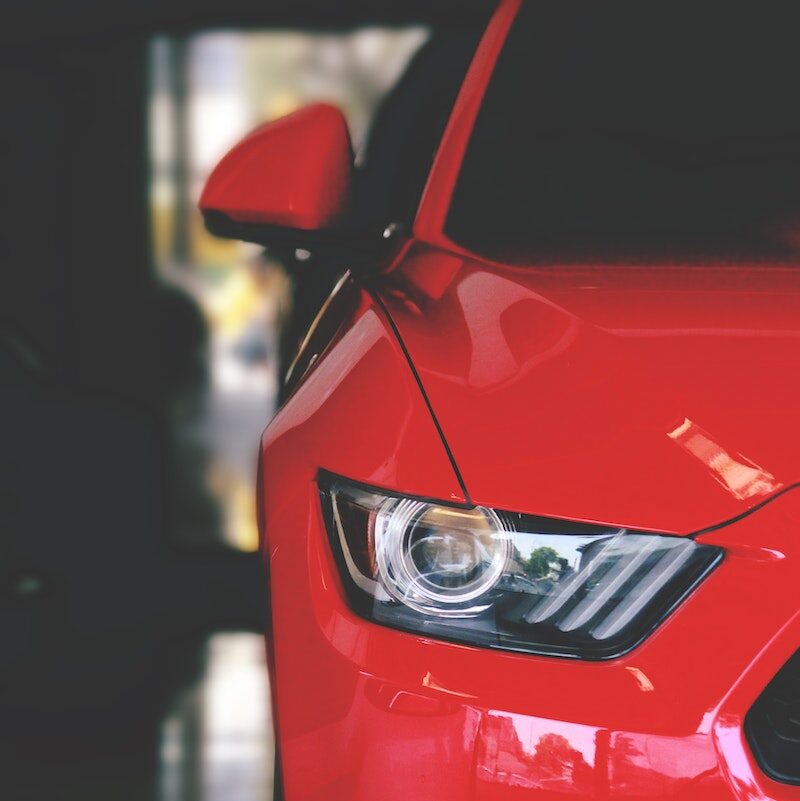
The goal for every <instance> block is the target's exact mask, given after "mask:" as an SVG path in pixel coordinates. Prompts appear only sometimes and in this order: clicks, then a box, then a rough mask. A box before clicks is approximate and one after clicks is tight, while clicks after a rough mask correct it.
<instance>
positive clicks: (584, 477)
mask: <svg viewBox="0 0 800 801" xmlns="http://www.w3.org/2000/svg"><path fill="white" fill-rule="evenodd" d="M383 294H384V297H385V298H386V303H387V306H388V308H389V311H390V313H391V316H392V318H393V320H394V321H395V323H396V324H397V326H398V328H399V331H400V335H401V337H402V339H403V341H404V342H405V344H406V346H407V347H408V349H409V352H410V354H411V358H412V360H413V362H414V364H415V366H416V368H417V371H418V373H419V375H420V377H421V380H422V384H423V386H424V387H425V391H426V393H427V395H428V397H429V399H430V401H431V404H432V406H433V409H434V412H435V413H436V415H437V417H438V419H439V421H440V423H441V426H442V430H443V432H444V436H445V439H446V441H447V442H448V444H449V445H450V448H451V449H452V451H453V454H454V456H455V461H456V464H457V465H458V467H459V470H460V471H461V474H462V477H463V479H464V483H465V485H466V488H467V491H468V492H469V494H470V497H471V499H472V500H473V501H474V502H475V503H479V504H484V505H487V506H495V507H499V508H501V509H512V510H515V511H524V512H530V513H533V514H541V515H550V516H555V517H565V518H569V519H580V520H585V521H594V522H602V523H612V524H620V525H624V526H629V527H633V528H643V529H649V530H659V531H669V532H676V533H683V534H685V533H690V532H693V531H696V530H698V529H700V528H703V527H705V526H709V525H713V524H716V523H719V522H721V521H723V520H726V519H729V518H732V517H734V516H736V515H738V514H740V513H741V512H743V511H745V510H747V509H749V508H752V507H753V506H754V505H756V504H758V503H761V502H762V501H763V500H764V499H765V498H767V497H769V496H770V495H772V494H774V493H775V492H777V491H779V490H780V489H781V488H783V487H787V486H789V485H791V484H793V483H796V482H798V481H800V462H798V459H797V454H798V452H800V382H798V380H797V376H798V375H799V374H800V280H798V274H797V270H796V268H794V267H779V266H763V265H762V266H758V265H755V266H752V267H745V266H737V267H731V266H723V265H720V266H706V267H700V266H683V267H681V266H669V265H664V266H653V265H622V266H614V265H589V266H570V265H559V266H554V267H546V268H541V267H539V268H535V267H522V268H510V267H503V266H501V265H492V264H487V263H485V262H480V261H477V260H475V259H469V258H466V257H462V256H460V255H457V254H447V253H443V252H441V251H439V250H436V249H433V248H429V247H426V246H422V245H419V246H416V247H414V248H412V249H411V250H410V251H409V253H408V255H407V256H406V258H405V259H403V260H402V261H401V263H400V264H399V265H398V266H397V267H396V268H395V270H394V271H393V272H392V274H391V284H390V285H387V286H386V287H385V289H384V293H383Z"/></svg>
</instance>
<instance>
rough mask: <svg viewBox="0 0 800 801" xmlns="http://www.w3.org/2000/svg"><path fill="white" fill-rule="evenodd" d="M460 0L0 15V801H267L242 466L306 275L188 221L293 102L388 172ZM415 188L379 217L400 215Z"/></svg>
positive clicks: (36, 7)
mask: <svg viewBox="0 0 800 801" xmlns="http://www.w3.org/2000/svg"><path fill="white" fill-rule="evenodd" d="M475 5H476V7H479V8H481V7H482V4H481V3H476V4H475ZM464 9H465V4H464V3H463V2H460V3H455V2H449V3H448V2H439V3H435V4H432V3H426V2H406V3H403V4H399V3H391V2H385V3H381V2H377V1H376V2H372V3H369V4H365V3H347V2H343V3H336V4H330V3H325V4H324V3H321V2H319V3H317V2H311V1H305V2H293V3H291V4H285V5H279V4H276V3H274V2H268V1H267V0H264V1H263V2H258V3H255V2H243V1H242V0H226V2H225V3H222V2H220V3H210V2H206V1H205V0H204V1H203V2H196V3H188V2H178V0H172V1H171V2H160V3H156V2H150V1H149V0H141V1H140V2H132V1H131V2H107V3H104V4H101V3H100V2H94V1H93V0H79V1H78V2H74V3H57V2H49V1H48V2H44V1H42V0H24V1H23V0H12V1H11V2H8V0H7V2H6V3H5V4H4V5H3V6H2V11H1V12H0V14H1V15H2V16H1V17H0V44H2V48H0V81H2V95H0V97H2V114H3V124H2V126H0V176H2V180H1V181H0V202H1V203H2V216H0V237H2V238H1V239H0V244H1V245H2V255H3V273H2V284H0V390H1V391H0V398H2V407H0V443H2V452H3V457H2V459H1V460H0V635H1V636H0V643H2V645H0V740H1V742H0V746H1V747H0V760H2V765H0V798H2V799H3V801H7V800H8V801H10V800H11V799H17V798H20V799H38V798H47V799H49V800H50V801H52V799H73V798H74V799H82V800H83V801H92V799H115V801H116V800H119V801H124V800H125V799H136V800H137V801H138V800H139V799H142V800H145V799H159V801H180V800H183V799H187V800H191V801H193V800H194V799H205V800H207V801H223V800H224V801H240V799H241V800H242V801H244V799H252V800H253V801H262V799H269V798H271V797H272V770H273V762H272V749H273V742H272V733H271V722H270V701H269V687H268V680H267V674H266V668H265V664H264V648H263V643H262V637H261V634H260V632H261V630H262V628H263V619H264V606H265V591H264V586H263V575H262V570H261V564H260V559H259V556H258V554H257V553H256V548H257V531H256V526H255V516H254V486H255V458H256V452H257V447H258V440H259V435H260V433H261V431H262V430H263V428H264V426H265V425H266V423H267V422H268V420H269V418H270V417H271V415H272V414H273V413H274V411H275V409H276V405H277V404H278V403H279V401H280V398H281V391H282V390H281V376H282V374H283V372H284V371H285V368H286V366H287V364H288V362H289V360H290V359H291V357H292V354H293V352H294V350H295V348H296V346H297V342H298V340H299V338H300V337H301V336H302V334H303V331H304V329H305V326H306V325H307V323H308V321H309V320H310V318H311V317H313V314H314V313H315V312H316V310H317V307H318V306H319V304H320V303H321V301H322V299H323V298H324V297H325V294H326V292H327V288H328V285H329V282H330V279H331V272H330V271H329V270H320V271H319V273H318V274H317V273H314V271H313V265H304V264H302V263H296V262H294V261H293V259H292V258H291V257H290V255H287V254H282V253H274V252H271V253H266V252H264V251H263V250H262V249H260V248H258V247H255V246H246V245H243V244H240V243H234V242H224V241H220V240H215V239H213V238H211V237H210V236H209V235H208V234H206V233H205V231H204V229H203V227H202V223H201V219H200V216H199V214H198V212H197V211H196V202H197V198H198V195H199V192H200V190H201V188H202V185H203V182H204V180H205V178H206V176H207V175H208V173H209V171H210V170H211V168H212V167H213V166H214V164H215V163H216V161H217V160H218V159H219V157H220V156H221V155H222V154H223V153H224V152H225V151H226V150H227V149H228V148H229V147H230V146H231V145H232V144H233V143H234V142H235V141H236V140H237V139H238V138H240V137H241V136H242V135H243V134H244V133H246V132H247V131H249V130H250V129H251V128H253V127H255V126H256V125H258V124H260V123H261V122H264V121H266V120H270V119H273V118H275V117H278V116H281V115H283V114H285V113H288V112H290V111H292V110H294V109H295V108H297V107H299V106H301V105H304V104H306V103H308V102H311V101H314V100H328V101H332V102H334V103H337V104H338V105H339V106H341V108H342V109H343V110H344V112H345V114H346V116H347V119H348V121H349V124H350V128H351V133H352V136H353V140H354V143H355V147H356V152H357V158H358V159H361V160H363V159H364V158H365V154H368V153H370V152H372V154H373V158H372V164H371V165H370V166H371V169H372V172H373V174H378V173H380V174H384V175H385V174H387V173H392V172H393V171H394V172H396V173H405V174H408V170H407V169H406V168H405V166H404V157H405V155H404V154H406V153H408V155H409V157H411V156H412V155H415V154H414V152H413V151H414V150H415V148H416V149H417V150H420V149H421V151H423V152H426V153H427V151H430V150H431V142H432V141H434V140H435V137H436V135H437V130H440V127H441V126H442V125H443V124H444V121H445V120H446V115H447V111H448V109H449V104H450V103H451V102H452V96H453V94H454V91H455V87H456V86H457V82H458V81H457V78H458V77H460V74H461V72H462V71H463V61H464V58H465V55H464V54H465V52H466V50H465V47H464V43H463V42H460V43H459V42H457V43H456V44H454V45H453V44H450V45H447V46H443V47H439V48H434V50H433V51H431V48H430V47H428V48H427V54H426V43H430V42H431V41H434V40H440V39H441V38H442V36H443V35H444V37H445V38H446V36H447V31H448V30H449V29H450V28H452V27H453V19H454V15H456V13H458V14H459V15H462V14H463V13H464ZM442 32H444V34H443V33H442ZM431 52H433V55H431ZM422 58H427V59H429V60H430V59H431V58H433V59H434V61H435V60H436V59H438V61H439V66H440V69H437V70H436V71H435V73H431V72H430V71H429V72H428V81H427V83H428V86H427V88H425V89H424V90H423V88H421V87H420V86H419V81H417V82H416V83H415V80H416V79H415V78H414V68H413V65H414V63H418V62H419V60H420V59H422ZM410 65H411V66H410ZM431 74H436V75H441V76H442V77H441V80H438V79H436V80H433V81H431V80H430V75H431ZM432 111H435V112H436V113H432ZM415 115H416V118H418V119H420V120H425V121H426V122H425V125H426V126H427V128H426V129H425V130H424V131H421V132H420V133H419V136H416V135H415V136H412V137H411V138H409V137H408V135H407V133H408V132H407V131H402V132H401V131H398V132H397V133H396V134H395V136H394V143H393V144H392V146H391V147H387V146H382V147H379V146H377V145H376V144H375V141H374V140H375V131H376V130H378V129H379V128H381V127H382V128H383V129H384V130H385V131H392V130H394V128H395V126H394V125H393V123H392V120H393V119H401V118H402V119H404V120H408V119H410V118H415ZM379 119H382V123H380V124H379V123H377V122H376V120H379ZM431 126H433V127H431ZM437 126H438V127H437ZM384 138H385V140H386V141H387V142H388V141H389V140H390V139H391V138H392V137H391V136H389V137H384ZM423 166H424V164H423ZM413 177H414V180H415V181H416V185H414V186H411V187H410V189H409V190H408V191H405V190H404V191H403V192H400V193H399V194H398V195H397V197H395V198H389V197H388V196H386V197H384V194H385V193H384V194H380V193H379V196H372V197H371V200H370V202H369V203H368V204H366V205H367V206H369V207H370V208H376V207H380V205H381V202H385V204H386V207H385V208H381V209H380V217H378V216H376V218H375V223H376V224H377V223H382V222H389V221H393V220H395V219H396V218H398V217H399V218H401V219H402V218H403V217H404V216H405V217H408V216H409V215H410V214H413V205H414V198H415V197H416V196H417V195H418V192H419V191H420V189H421V186H420V185H419V183H420V180H421V178H420V176H413ZM422 178H424V174H423V175H422ZM367 183H369V181H367ZM373 183H375V182H374V181H373ZM401 195H402V197H401ZM398 198H399V199H398ZM401 207H402V208H401ZM375 214H376V215H377V214H378V212H375Z"/></svg>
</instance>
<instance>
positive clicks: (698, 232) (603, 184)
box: [447, 2, 800, 262]
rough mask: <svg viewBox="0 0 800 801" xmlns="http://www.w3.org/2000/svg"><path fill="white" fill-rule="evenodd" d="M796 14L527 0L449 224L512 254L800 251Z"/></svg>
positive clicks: (465, 239)
mask: <svg viewBox="0 0 800 801" xmlns="http://www.w3.org/2000/svg"><path fill="white" fill-rule="evenodd" d="M786 12H788V8H787V9H785V10H783V9H778V8H777V7H776V8H770V9H769V10H765V11H764V13H763V14H762V13H759V14H758V15H757V17H754V16H753V15H752V13H750V11H749V10H748V9H747V8H746V7H744V8H742V9H739V8H734V7H731V6H726V8H725V9H724V11H721V10H716V9H715V10H714V11H713V12H712V11H710V10H705V11H697V10H696V9H694V10H693V11H692V14H691V15H689V16H687V15H685V14H683V13H682V12H679V11H678V10H677V9H676V8H675V7H674V6H672V5H663V6H656V7H654V6H652V4H644V3H612V4H607V3H602V4H601V3H579V4H578V3H573V2H567V3H564V2H558V3H553V2H549V3H525V4H523V8H522V10H521V11H520V14H519V16H518V18H517V20H516V22H515V24H514V27H513V28H512V31H511V33H510V35H509V38H508V40H507V43H506V46H505V49H504V51H503V53H502V54H501V57H500V59H499V62H498V65H497V67H496V70H495V74H494V76H493V78H492V81H491V84H490V87H489V89H488V92H487V95H486V97H485V100H484V103H483V107H482V109H481V111H480V114H479V116H478V119H477V121H476V125H475V129H474V132H473V135H472V140H471V142H470V144H469V147H468V151H467V154H466V157H465V160H464V164H463V169H462V172H461V175H460V178H459V180H458V184H457V187H456V190H455V193H454V197H453V201H452V206H451V210H450V215H449V220H448V222H447V232H448V234H449V235H450V236H451V237H452V238H453V239H455V240H456V241H458V242H460V243H462V244H463V245H465V246H467V247H469V248H470V249H472V250H474V251H476V252H477V253H479V254H483V255H486V256H489V257H492V258H498V259H501V260H506V261H512V262H515V261H523V262H524V261H528V262H529V261H531V260H546V259H559V260H563V259H571V258H573V257H574V258H577V259H586V258H590V259H597V258H607V257H609V256H615V255H617V256H618V255H629V256H633V257H636V256H648V257H653V256H657V255H670V254H673V253H676V252H677V253H681V254H684V255H690V256H691V255H692V254H695V253H696V254H697V255H699V256H701V257H705V256H706V255H711V256H715V255H719V254H721V253H722V254H728V253H732V254H738V255H751V254H757V255H762V256H763V255H775V256H776V257H781V256H783V255H786V254H788V253H791V252H792V250H791V248H792V242H794V243H795V245H796V244H797V242H798V240H800V236H799V234H800V105H798V103H797V102H795V95H796V86H795V84H796V76H797V75H798V72H800V49H798V48H797V46H796V42H795V35H794V31H795V26H794V25H793V24H792V22H791V19H790V18H789V17H788V15H787V13H786Z"/></svg>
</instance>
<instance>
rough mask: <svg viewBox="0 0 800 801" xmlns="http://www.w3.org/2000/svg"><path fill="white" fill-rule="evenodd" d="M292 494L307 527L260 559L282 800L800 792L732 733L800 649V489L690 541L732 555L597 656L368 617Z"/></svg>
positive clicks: (310, 494)
mask: <svg viewBox="0 0 800 801" xmlns="http://www.w3.org/2000/svg"><path fill="white" fill-rule="evenodd" d="M301 497H303V498H304V503H306V504H307V507H306V508H307V510H308V514H307V516H305V518H304V519H299V518H298V516H297V515H296V514H291V515H289V514H288V513H287V514H286V517H285V519H283V520H280V519H273V520H270V521H268V530H270V531H280V535H279V536H280V542H279V543H278V542H271V544H270V547H269V551H270V565H269V567H270V574H271V577H272V578H271V581H272V589H271V594H272V613H273V635H272V636H273V639H274V643H273V653H274V655H275V676H274V679H275V681H276V689H277V693H276V702H277V710H276V711H277V724H278V737H279V743H280V753H281V761H282V768H283V777H284V784H285V790H286V797H287V801H300V800H301V799H302V800H303V801H311V799H314V800H315V801H316V799H320V801H321V800H322V799H325V801H332V800H334V799H348V800H349V801H356V800H357V799H375V798H380V799H382V801H391V800H392V799H398V801H399V799H403V801H407V800H408V799H409V798H413V799H415V801H425V799H436V800H437V801H448V799H453V801H455V799H459V801H464V800H465V799H480V800H481V801H484V799H485V800H486V801H489V800H490V799H491V800H492V801H494V800H496V801H504V800H505V799H509V801H510V800H511V799H517V798H525V799H534V800H535V799H548V798H561V797H572V798H578V799H595V798H597V799H599V798H649V799H661V798H663V799H667V798H669V799H698V801H700V799H702V800H703V801H710V800H711V799H756V798H758V799H768V798H773V799H798V798H800V788H798V787H792V786H789V785H783V784H778V783H776V782H774V781H772V780H770V779H769V778H768V777H767V776H766V775H765V774H764V773H763V772H762V771H761V770H760V768H759V767H758V765H757V764H756V761H755V759H754V758H753V756H752V753H751V750H750V748H749V746H748V745H747V742H746V740H745V737H744V734H743V720H744V717H745V715H746V713H747V710H748V709H749V708H750V706H751V705H752V703H753V701H754V700H755V699H756V698H757V696H758V695H759V693H760V692H761V690H762V689H763V688H764V686H765V685H766V684H767V683H768V682H769V681H770V679H771V678H772V676H773V675H774V674H775V673H776V672H777V671H778V670H779V668H780V667H781V665H782V664H783V663H784V662H785V661H786V660H787V659H788V658H789V656H790V655H791V654H792V653H793V652H794V651H795V650H796V649H797V647H798V645H799V644H800V615H798V609H797V607H798V604H797V597H798V596H797V586H798V581H799V580H800V538H798V536H797V531H798V528H800V491H799V490H792V491H789V492H787V493H785V494H783V495H782V496H780V497H778V498H776V499H775V500H773V501H772V502H770V503H768V504H766V505H765V506H764V507H762V508H761V509H759V510H758V511H756V512H754V513H752V514H750V515H748V516H746V517H744V518H742V519H741V520H739V521H737V522H735V523H732V524H730V525H727V526H724V527H721V528H719V529H717V530H716V531H713V532H709V533H706V534H704V535H701V539H702V541H704V542H709V543H713V544H715V545H720V546H722V547H724V548H725V550H726V555H725V559H724V561H723V563H722V564H721V565H720V566H719V567H718V568H717V569H716V570H715V571H714V572H713V573H712V574H711V575H710V576H709V577H708V578H707V579H706V581H705V582H704V583H703V584H702V585H701V586H700V587H699V588H698V589H697V590H696V591H695V593H694V594H693V595H692V596H691V597H690V598H689V599H687V600H686V601H685V602H684V604H683V605H682V606H681V607H680V608H679V609H678V610H677V611H676V612H674V613H673V615H672V616H671V617H670V618H669V619H668V620H667V621H666V622H665V623H664V624H663V625H662V626H661V627H660V628H659V629H658V630H657V631H656V632H655V633H654V634H653V635H652V636H651V637H650V638H649V639H648V640H646V641H645V642H644V643H643V644H642V645H640V646H639V647H638V648H636V649H635V650H634V651H632V652H631V653H630V654H628V655H627V656H625V657H623V658H620V659H616V660H612V661H610V662H606V663H586V662H575V661H569V660H564V659H558V658H543V657H534V656H523V655H516V654H504V653H499V652H494V651H487V650H483V649H478V648H472V647H466V646H459V645H453V644H449V643H443V642H438V641H432V640H427V639H425V638H421V637H418V636H415V635H411V634H406V633H402V632H398V631H393V630H390V629H387V628H383V627H380V626H377V625H374V624H371V623H368V622H366V621H364V620H361V619H360V618H358V617H356V616H355V615H354V614H353V613H352V612H351V611H350V610H349V609H348V608H347V606H346V604H345V602H344V595H343V591H342V587H341V584H340V581H339V577H338V574H337V570H336V566H335V564H334V561H333V557H332V554H331V552H330V548H329V546H328V542H327V537H326V533H325V530H324V524H323V520H322V516H321V511H320V508H319V498H318V494H317V491H316V487H315V485H314V484H313V483H309V484H307V485H306V486H305V488H304V489H303V491H301V492H298V494H297V495H295V498H296V500H300V498H301ZM294 511H295V512H296V508H295V510H294ZM288 541H291V542H292V547H283V546H284V545H285V543H286V542H288ZM301 542H302V543H303V547H300V543H301Z"/></svg>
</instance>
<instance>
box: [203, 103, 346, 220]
mask: <svg viewBox="0 0 800 801" xmlns="http://www.w3.org/2000/svg"><path fill="white" fill-rule="evenodd" d="M352 162H353V154H352V148H351V145H350V134H349V132H348V129H347V123H346V121H345V119H344V116H343V115H342V112H341V111H339V109H338V108H336V107H335V106H331V105H328V104H325V103H317V104H316V105H312V106H307V107H305V108H302V109H300V110H299V111H295V112H294V113H293V114H289V115H287V116H286V117H282V118H280V119H278V120H275V121H273V122H268V123H266V124H265V125H262V126H261V127H260V128H258V129H256V130H255V131H253V132H252V133H251V134H250V135H249V136H247V137H245V138H244V139H243V140H242V141H241V142H239V143H238V144H237V145H236V146H235V147H234V148H233V149H232V150H231V151H230V152H229V153H228V154H227V155H226V156H225V157H224V158H223V159H222V161H220V163H219V164H218V165H217V167H216V168H215V169H214V171H213V172H212V173H211V176H210V177H209V179H208V182H207V183H206V186H205V189H204V190H203V194H202V196H201V198H200V209H201V211H203V212H210V211H214V212H220V213H222V214H224V215H225V216H226V217H228V218H230V219H231V220H235V221H236V222H242V223H264V224H268V225H274V226H279V227H284V228H300V229H305V230H312V229H317V228H325V227H326V226H329V225H330V224H331V223H333V222H335V221H336V219H337V218H338V217H339V216H340V215H341V214H342V213H343V212H344V210H345V207H346V203H347V197H348V193H349V188H350V180H351V172H352Z"/></svg>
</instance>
